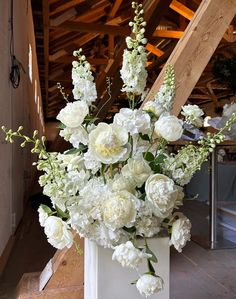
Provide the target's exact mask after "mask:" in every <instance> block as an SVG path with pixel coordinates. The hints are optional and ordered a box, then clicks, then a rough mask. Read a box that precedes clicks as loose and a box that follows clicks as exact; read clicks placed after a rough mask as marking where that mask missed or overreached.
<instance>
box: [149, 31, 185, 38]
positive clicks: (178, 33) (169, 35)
mask: <svg viewBox="0 0 236 299" xmlns="http://www.w3.org/2000/svg"><path fill="white" fill-rule="evenodd" d="M183 34H184V31H177V30H156V31H155V32H154V33H153V37H164V38H176V39H180V38H181V37H182V36H183Z"/></svg>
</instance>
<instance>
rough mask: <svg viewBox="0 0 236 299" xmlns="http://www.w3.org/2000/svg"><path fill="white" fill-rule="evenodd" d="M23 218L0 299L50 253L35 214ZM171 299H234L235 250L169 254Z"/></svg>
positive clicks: (191, 248) (8, 297) (193, 248)
mask: <svg viewBox="0 0 236 299" xmlns="http://www.w3.org/2000/svg"><path fill="white" fill-rule="evenodd" d="M25 218H26V220H25V221H23V226H22V228H21V231H20V234H19V237H18V240H17V242H16V244H15V247H14V249H13V252H12V255H11V258H10V260H9V262H8V265H7V268H6V271H5V273H4V275H3V276H2V278H1V279H0V299H13V298H15V296H14V291H15V286H16V285H17V282H18V281H19V279H20V277H21V275H22V274H23V273H24V272H34V271H40V270H41V269H42V268H43V267H44V265H45V263H46V262H47V260H48V259H49V258H50V257H51V256H52V255H53V252H54V250H53V249H52V248H51V247H50V246H49V245H48V244H47V242H46V238H45V237H44V235H43V233H42V230H41V228H40V226H39V225H38V220H37V214H36V213H35V212H34V211H32V210H30V209H29V211H28V213H27V214H26V216H25ZM155 298H157V299H158V296H156V297H155ZM65 299H69V298H65ZM171 299H236V249H228V250H217V251H208V250H205V249H203V248H201V247H200V246H198V245H197V244H196V243H194V242H190V243H189V244H188V245H187V246H186V248H185V249H184V251H183V253H182V254H179V253H177V252H176V251H174V250H172V252H171Z"/></svg>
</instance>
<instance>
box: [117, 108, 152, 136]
mask: <svg viewBox="0 0 236 299" xmlns="http://www.w3.org/2000/svg"><path fill="white" fill-rule="evenodd" d="M150 122H151V119H150V116H149V115H148V114H147V113H145V112H143V111H142V110H137V109H135V110H132V109H129V108H121V109H120V111H119V113H117V114H116V115H115V116H114V123H115V124H117V125H120V126H121V127H123V128H126V130H127V131H128V132H129V133H130V134H131V135H135V134H138V133H142V134H146V133H148V132H149V130H150V126H151V125H150Z"/></svg>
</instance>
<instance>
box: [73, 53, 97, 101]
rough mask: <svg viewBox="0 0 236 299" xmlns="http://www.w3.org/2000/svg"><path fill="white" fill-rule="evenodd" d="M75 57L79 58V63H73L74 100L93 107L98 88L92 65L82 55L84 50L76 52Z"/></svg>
mask: <svg viewBox="0 0 236 299" xmlns="http://www.w3.org/2000/svg"><path fill="white" fill-rule="evenodd" d="M73 55H74V56H75V57H77V58H78V61H73V62H72V83H73V85H74V88H73V90H72V92H73V95H74V99H75V100H81V101H85V102H86V103H87V104H88V105H91V103H92V102H94V101H95V100H96V98H97V91H96V86H95V83H94V77H93V75H92V72H91V65H90V63H89V62H88V61H87V60H86V57H85V56H84V55H82V49H79V50H78V51H74V52H73Z"/></svg>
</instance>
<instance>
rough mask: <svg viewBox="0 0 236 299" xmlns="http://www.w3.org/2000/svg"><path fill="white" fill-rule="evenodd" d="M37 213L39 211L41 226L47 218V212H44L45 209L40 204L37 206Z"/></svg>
mask: <svg viewBox="0 0 236 299" xmlns="http://www.w3.org/2000/svg"><path fill="white" fill-rule="evenodd" d="M38 213H39V223H40V225H41V226H42V227H44V226H45V221H46V220H47V218H48V214H47V213H46V212H45V210H44V208H43V207H42V206H40V207H39V208H38Z"/></svg>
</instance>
